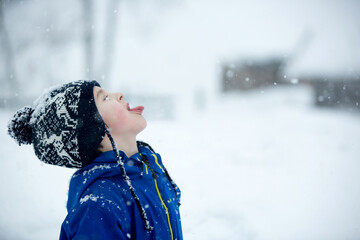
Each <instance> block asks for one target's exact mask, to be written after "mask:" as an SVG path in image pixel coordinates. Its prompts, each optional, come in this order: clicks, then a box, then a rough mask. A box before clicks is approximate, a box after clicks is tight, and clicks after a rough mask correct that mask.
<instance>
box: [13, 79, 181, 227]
mask: <svg viewBox="0 0 360 240" xmlns="http://www.w3.org/2000/svg"><path fill="white" fill-rule="evenodd" d="M94 86H98V87H100V84H99V83H98V82H96V81H85V80H79V81H75V82H70V83H68V84H64V85H60V86H55V87H53V88H51V89H49V90H47V91H45V93H44V94H43V95H42V96H40V97H39V98H38V99H37V100H36V101H35V102H34V107H31V106H26V107H23V108H21V109H19V110H18V111H17V112H16V113H15V115H14V116H13V118H12V119H11V120H10V122H9V124H8V133H9V134H10V136H11V137H13V138H14V139H15V141H16V142H17V143H18V144H19V145H21V144H33V146H34V150H35V154H36V156H37V157H38V158H39V159H40V160H41V161H43V162H45V163H49V164H53V165H58V166H65V167H70V168H74V167H75V168H81V167H84V166H86V165H88V164H90V163H91V162H92V161H93V160H94V159H95V155H96V150H97V148H98V147H99V144H100V143H101V141H102V139H103V138H104V136H105V134H107V135H108V137H109V139H110V142H111V144H112V147H113V150H114V152H115V155H116V159H117V162H118V164H119V167H120V170H121V173H122V178H123V179H124V180H125V182H126V183H127V185H128V187H129V189H130V192H131V195H132V196H133V198H134V200H135V202H136V205H137V207H138V209H139V211H140V213H141V217H142V219H143V221H144V223H145V229H146V230H148V231H151V230H152V229H153V227H152V226H150V223H149V221H148V218H147V215H146V212H145V209H144V207H143V206H142V204H141V203H140V200H139V197H138V196H137V195H136V193H135V189H134V188H133V186H132V184H131V180H130V179H129V177H128V176H127V174H126V171H125V168H124V162H123V161H122V158H121V157H120V155H119V150H118V149H117V147H116V144H115V142H114V139H113V138H112V136H111V134H110V130H109V129H107V128H106V127H105V123H104V121H103V119H102V117H101V115H100V113H99V111H98V109H97V107H96V104H95V99H94V93H93V90H94ZM137 145H138V146H140V145H142V146H144V145H145V146H148V147H149V145H148V144H145V143H144V142H140V141H138V142H137ZM174 190H175V189H174Z"/></svg>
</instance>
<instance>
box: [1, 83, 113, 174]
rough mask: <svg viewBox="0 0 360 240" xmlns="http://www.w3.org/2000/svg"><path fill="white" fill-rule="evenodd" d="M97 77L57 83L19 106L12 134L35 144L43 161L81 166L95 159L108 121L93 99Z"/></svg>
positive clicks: (11, 127)
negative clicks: (24, 105) (28, 103)
mask: <svg viewBox="0 0 360 240" xmlns="http://www.w3.org/2000/svg"><path fill="white" fill-rule="evenodd" d="M94 86H99V87H100V84H99V83H98V82H96V81H84V80H79V81H75V82H71V83H67V84H63V85H60V86H55V87H53V88H51V89H49V90H47V91H45V92H44V94H43V95H42V96H40V97H39V98H38V99H37V100H35V102H34V107H31V106H26V107H23V108H21V109H19V110H18V111H17V112H16V114H15V115H14V117H13V118H12V119H11V120H10V122H9V125H8V132H9V134H10V136H11V137H13V138H14V139H15V141H17V143H18V144H19V145H21V144H33V147H34V150H35V154H36V156H37V157H38V158H39V159H40V160H41V161H43V162H45V163H49V164H53V165H58V166H65V167H70V168H81V167H84V166H86V165H88V164H90V163H91V162H92V160H93V159H94V158H95V155H96V150H97V148H98V146H99V144H100V143H101V141H102V139H103V138H104V136H105V129H106V127H105V123H104V121H103V120H102V118H101V116H100V114H99V112H98V110H97V108H96V105H95V100H94V94H93V89H94Z"/></svg>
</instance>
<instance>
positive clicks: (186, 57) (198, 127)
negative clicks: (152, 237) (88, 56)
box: [0, 0, 360, 240]
mask: <svg viewBox="0 0 360 240" xmlns="http://www.w3.org/2000/svg"><path fill="white" fill-rule="evenodd" d="M5 2H9V1H5ZM102 2H103V1H95V5H96V7H95V9H96V11H95V12H96V15H95V16H94V18H95V22H94V26H93V28H94V31H95V32H96V34H97V35H96V36H95V37H96V39H95V42H96V44H95V46H96V47H97V49H96V51H95V52H96V54H95V55H96V59H97V60H96V61H95V62H96V63H97V66H98V67H97V68H98V70H97V71H98V76H100V77H99V79H98V80H99V81H100V82H101V81H102V80H103V81H104V82H106V81H107V80H108V81H107V82H106V84H105V88H106V89H107V90H109V91H121V92H123V93H124V94H125V96H126V95H128V96H130V95H141V96H143V97H144V98H143V99H151V98H154V96H155V97H156V96H161V97H164V98H165V100H168V101H169V102H171V103H172V104H170V105H166V106H171V107H172V108H171V109H165V110H166V111H165V110H164V109H157V110H159V111H164V114H163V115H162V116H163V117H162V118H156V117H154V115H156V113H154V112H153V111H155V110H156V108H154V107H153V106H151V105H152V103H153V102H152V101H149V102H146V101H145V102H141V98H135V97H134V98H133V101H131V98H129V99H130V103H134V102H136V103H139V104H143V105H144V106H145V111H144V116H145V117H147V119H148V127H147V128H146V129H145V130H144V131H143V132H142V133H141V134H140V135H139V139H141V140H144V141H146V142H149V143H150V144H151V145H152V146H153V147H154V149H155V150H157V151H159V153H160V154H162V156H163V159H164V163H165V165H166V166H167V168H168V170H169V172H170V174H171V175H172V177H173V178H174V179H175V180H176V182H177V183H178V185H179V186H180V187H181V190H182V206H181V214H182V223H183V233H184V238H185V239H204V240H205V239H214V240H217V239H256V240H263V239H264V240H265V239H271V240H278V239H301V240H303V239H306V240H307V239H309V240H313V239H314V240H318V239H324V240H328V239H334V240H335V239H336V240H337V239H359V238H360V205H359V202H360V161H359V160H360V141H359V140H360V113H359V112H356V111H349V110H347V109H326V108H325V109H319V108H316V107H315V106H314V104H313V101H314V100H313V89H311V88H310V87H309V86H308V85H302V84H292V85H288V86H280V85H277V86H273V87H272V88H264V89H255V90H253V91H250V92H241V93H236V92H234V93H231V94H224V93H221V92H220V90H219V89H220V87H219V86H220V67H221V64H222V62H223V61H231V60H233V59H234V60H236V59H242V58H247V57H249V58H258V59H262V58H264V59H265V58H267V57H271V56H282V57H284V58H286V59H287V58H289V59H291V61H290V62H289V64H288V66H287V68H286V71H285V74H286V75H287V77H288V78H289V79H292V78H300V77H302V76H309V75H310V76H311V75H316V76H319V75H321V76H324V77H331V76H342V77H344V78H346V77H347V76H354V75H357V76H359V73H360V30H359V29H360V15H359V14H358V13H359V12H360V4H359V2H358V1H357V0H346V1H343V0H330V1H329V0H327V1H325V0H319V1H300V0H299V1H284V0H275V1H271V2H268V1H265V0H262V1H230V0H227V1H220V0H217V1H215V0H214V1H205V0H197V1H160V0H159V1H157V0H152V1H150V0H149V1H141V0H138V1H121V4H120V5H118V7H117V8H116V9H110V11H109V9H107V8H106V5H102V4H101V3H102ZM109 2H111V1H109ZM159 3H160V4H159ZM69 6H70V7H69ZM81 6H82V2H81V1H70V0H64V1H53V0H52V1H50V0H48V1H45V0H28V1H19V2H18V4H17V5H12V7H8V8H7V11H6V12H5V14H4V16H5V24H6V26H7V28H8V29H7V30H8V34H9V36H10V38H11V40H12V43H13V47H14V49H15V50H14V52H15V55H16V56H17V58H16V59H15V66H16V69H15V70H16V75H15V74H14V75H12V76H11V78H14V79H16V81H18V82H19V83H20V85H21V89H19V91H18V92H11V91H9V90H8V86H7V85H6V84H4V87H3V88H2V89H1V91H0V92H1V93H2V95H3V96H10V97H13V98H19V97H20V98H22V97H25V96H27V97H29V98H30V99H31V98H33V97H37V96H38V95H39V94H40V92H41V91H42V90H43V89H44V88H46V87H48V86H49V85H52V84H56V83H59V82H68V81H72V80H76V79H83V78H86V67H84V62H83V46H82V42H81V25H79V22H81V21H82V17H81V14H79V13H81V11H80V10H79V9H81ZM59 13H61V14H59ZM109 14H117V15H118V17H117V21H118V24H117V25H116V29H114V33H115V34H116V38H115V39H116V42H115V44H114V45H113V52H114V55H113V56H112V60H113V62H112V68H111V71H110V72H109V73H108V76H102V73H101V71H102V67H101V66H102V63H103V58H104V55H103V54H102V50H104V46H103V45H102V44H101V43H102V42H103V41H105V40H106V39H105V37H104V35H103V33H106V27H107V26H106V24H105V23H104V22H103V21H104V19H106V17H105V16H108V15H109ZM304 33H306V34H307V36H311V37H310V40H309V44H308V45H307V46H306V45H305V46H303V47H302V45H301V43H302V42H301V39H302V36H303V34H304ZM104 39H105V40H104ZM59 42H63V43H62V44H59ZM0 57H3V55H2V53H0ZM0 59H1V61H2V62H1V63H2V66H0V67H1V68H0V73H1V76H2V77H1V78H2V81H3V82H5V80H4V79H5V78H7V77H10V76H5V75H4V74H5V72H6V71H4V68H3V66H4V60H3V58H0ZM3 76H5V77H3ZM357 79H359V77H357ZM149 96H150V97H149ZM146 97H148V98H146ZM10 99H11V98H10ZM29 103H30V102H29ZM4 105H6V103H5V102H4ZM158 106H161V105H158ZM14 111H15V109H6V108H5V109H1V111H0V124H1V126H3V128H2V129H3V130H2V131H1V132H0V141H1V144H0V155H1V157H0V159H1V161H0V211H1V215H0V239H1V240H2V239H4V240H12V239H16V240H17V239H24V240H27V239H29V240H30V239H31V240H32V239H36V240H45V239H46V240H47V239H57V238H58V235H59V230H60V224H61V222H62V221H63V219H64V217H65V216H66V209H65V205H66V200H67V189H68V184H69V180H70V176H71V174H72V173H73V172H74V170H70V169H65V168H59V167H54V166H49V165H46V164H42V163H41V162H40V161H39V160H37V158H36V157H35V155H34V153H33V149H32V146H21V147H19V146H17V145H16V144H15V142H14V141H13V140H12V139H11V138H10V137H9V136H8V135H7V134H6V124H7V121H8V119H9V117H10V116H11V115H12V114H13V113H14ZM166 114H169V115H171V116H172V117H170V118H166ZM164 116H165V117H164Z"/></svg>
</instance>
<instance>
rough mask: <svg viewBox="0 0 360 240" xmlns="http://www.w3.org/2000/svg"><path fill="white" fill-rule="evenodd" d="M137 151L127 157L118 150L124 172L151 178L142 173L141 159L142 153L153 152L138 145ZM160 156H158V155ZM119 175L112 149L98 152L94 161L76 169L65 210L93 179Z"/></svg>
mask: <svg viewBox="0 0 360 240" xmlns="http://www.w3.org/2000/svg"><path fill="white" fill-rule="evenodd" d="M138 150H139V152H138V153H135V154H134V155H132V156H131V157H128V156H127V155H126V154H125V153H124V152H123V151H119V155H120V157H121V158H122V161H123V162H124V167H125V171H126V174H127V175H128V177H129V178H130V180H132V179H136V178H140V177H142V178H151V175H148V174H144V171H145V167H144V163H143V162H142V161H141V156H140V154H142V155H148V156H149V155H151V154H156V155H158V156H159V154H157V153H153V152H152V151H151V150H150V149H148V148H147V147H144V146H139V145H138ZM159 157H160V156H159ZM155 171H156V170H155ZM118 175H119V177H121V170H120V168H119V164H118V163H117V160H116V156H115V153H114V151H112V150H111V151H107V152H103V153H100V154H99V155H98V156H97V157H96V158H95V159H94V161H93V162H92V163H91V164H89V165H87V166H86V167H84V168H82V169H80V170H78V171H76V172H75V173H74V174H73V176H72V178H71V180H70V187H69V194H68V202H67V210H68V212H70V211H71V210H72V209H73V208H74V207H75V206H76V204H78V203H79V202H80V199H81V197H82V195H83V193H84V192H85V191H86V189H87V188H89V187H90V186H91V185H92V184H93V183H94V182H95V181H98V180H99V179H100V180H101V179H102V178H109V177H116V176H118Z"/></svg>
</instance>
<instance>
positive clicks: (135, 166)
mask: <svg viewBox="0 0 360 240" xmlns="http://www.w3.org/2000/svg"><path fill="white" fill-rule="evenodd" d="M138 149H139V153H136V154H134V155H133V156H131V157H130V158H128V157H127V156H126V154H125V153H124V152H122V151H119V153H120V156H121V157H122V158H123V161H124V163H125V164H124V166H125V170H126V173H127V175H128V176H129V178H130V179H131V183H132V185H133V187H134V188H135V191H136V194H137V195H138V197H139V199H140V202H141V203H142V205H143V206H144V207H145V211H146V214H147V216H148V219H149V221H150V224H151V226H153V227H154V229H153V230H152V231H150V232H149V231H146V230H145V224H144V222H143V220H142V218H141V216H140V212H139V210H138V208H137V207H136V203H135V200H134V199H133V197H132V196H131V193H130V190H129V188H128V186H127V184H126V182H125V181H124V180H123V178H122V176H121V171H120V168H119V166H118V163H117V162H116V157H115V153H114V152H113V151H108V152H104V153H101V154H100V155H99V156H98V157H97V158H96V159H95V160H94V161H93V162H92V163H91V164H90V165H88V166H86V167H84V168H82V169H81V170H79V171H77V172H76V173H75V174H74V175H73V177H72V179H71V181H70V188H69V198H68V203H67V210H68V215H67V217H66V218H65V220H64V222H63V224H62V228H61V233H60V240H67V239H77V240H80V239H81V240H85V239H91V240H93V239H106V240H112V239H116V240H121V239H141V240H145V239H173V240H175V239H177V240H182V239H183V238H182V229H181V220H180V212H179V204H178V201H177V194H176V192H175V191H177V192H178V197H180V190H179V188H178V187H176V190H174V188H173V187H172V185H171V183H170V181H169V179H168V177H167V176H166V174H165V172H164V166H163V164H162V161H161V156H160V155H159V154H157V153H153V152H152V151H150V149H148V148H146V147H144V146H139V147H138ZM141 155H143V158H144V157H146V158H147V159H148V164H149V165H150V168H152V169H153V173H152V172H151V171H150V169H149V168H148V166H147V165H146V164H145V162H143V161H142V158H141ZM153 174H154V175H153Z"/></svg>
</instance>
